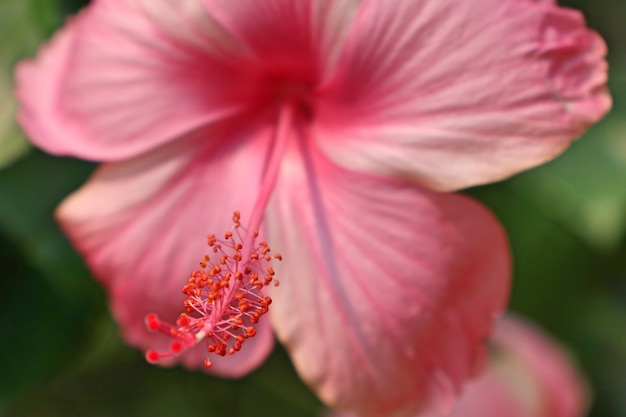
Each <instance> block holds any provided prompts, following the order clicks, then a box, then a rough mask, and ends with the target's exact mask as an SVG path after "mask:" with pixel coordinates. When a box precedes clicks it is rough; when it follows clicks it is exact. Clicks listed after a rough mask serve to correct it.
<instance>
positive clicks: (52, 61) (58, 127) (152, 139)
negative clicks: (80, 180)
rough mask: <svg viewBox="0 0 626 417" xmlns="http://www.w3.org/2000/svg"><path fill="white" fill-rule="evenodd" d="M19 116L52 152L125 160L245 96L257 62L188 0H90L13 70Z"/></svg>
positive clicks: (248, 102)
mask: <svg viewBox="0 0 626 417" xmlns="http://www.w3.org/2000/svg"><path fill="white" fill-rule="evenodd" d="M16 77H17V96H18V98H19V101H20V103H21V112H20V122H21V124H22V126H23V127H24V129H25V130H26V132H27V133H28V135H29V137H30V138H31V139H32V141H33V142H34V143H35V144H36V145H37V146H40V147H41V148H43V149H44V150H46V151H48V152H50V153H54V154H64V155H73V156H78V157H81V158H85V159H92V160H99V161H110V160H119V159H125V158H130V157H133V156H136V155H138V154H140V153H142V152H146V151H148V150H151V149H153V148H155V147H157V146H159V145H162V144H164V143H166V142H168V141H171V140H173V139H175V138H176V137H178V136H181V135H183V134H186V133H188V132H190V131H191V130H194V129H196V128H199V127H201V126H204V125H207V124H209V123H212V122H215V121H218V120H222V119H224V118H226V117H229V116H231V115H233V114H237V113H238V112H240V111H241V110H242V108H245V107H250V106H253V105H254V104H255V99H256V97H257V96H258V84H259V83H258V78H259V77H258V69H257V68H255V67H254V66H252V65H250V63H249V60H248V58H246V57H245V54H244V53H243V52H242V51H241V48H240V47H239V46H238V45H237V43H236V42H235V41H234V40H233V39H230V38H229V37H228V36H227V35H226V34H225V33H224V32H223V31H222V30H221V28H220V27H219V26H218V25H217V23H215V22H214V21H213V20H212V19H211V18H210V17H209V15H208V14H207V13H206V11H205V10H203V8H202V7H201V6H200V5H199V3H198V2H197V0H177V1H176V2H174V1H173V0H150V1H147V0H100V1H96V2H92V3H91V4H90V5H89V6H87V7H86V8H85V9H84V10H83V11H82V12H81V13H80V14H79V15H78V16H76V17H75V18H74V19H72V20H71V21H69V22H68V23H67V25H66V27H65V28H63V29H62V30H61V31H59V33H57V35H56V36H55V37H54V38H53V40H52V41H51V42H50V43H49V44H48V45H45V46H44V47H43V48H42V50H41V52H40V54H39V56H38V58H37V59H36V60H34V61H27V62H24V63H22V64H21V65H20V66H19V67H18V68H17V70H16Z"/></svg>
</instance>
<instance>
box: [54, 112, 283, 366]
mask: <svg viewBox="0 0 626 417" xmlns="http://www.w3.org/2000/svg"><path fill="white" fill-rule="evenodd" d="M246 121H247V123H246V124H245V125H244V126H246V127H248V128H249V130H246V131H243V130H240V131H239V132H236V133H235V132H233V131H232V130H228V129H226V128H223V129H218V128H217V127H216V128H214V129H212V130H210V131H201V132H197V133H196V134H194V135H192V136H190V137H187V138H185V139H183V140H181V141H178V142H174V143H172V144H170V145H168V146H165V147H162V148H161V149H159V150H156V151H154V152H151V153H148V154H145V155H144V156H142V157H140V158H136V159H133V160H129V161H126V162H120V163H114V164H113V163H112V164H105V165H103V166H102V167H101V168H100V169H98V170H97V171H96V173H95V174H94V175H93V177H92V178H91V179H90V180H89V182H88V183H87V184H86V185H85V186H83V187H82V188H81V189H80V190H78V191H77V192H76V193H74V194H73V195H71V196H70V197H68V199H67V200H65V201H64V202H63V203H62V204H61V206H60V207H59V209H58V212H57V217H58V220H59V222H60V224H61V226H62V228H63V230H64V231H65V232H66V233H67V235H68V236H69V238H70V239H71V241H72V243H73V244H74V246H75V247H76V249H77V250H78V251H79V252H80V253H81V254H82V255H83V256H84V258H85V260H86V262H87V264H88V266H89V267H90V268H91V270H92V271H93V272H94V275H95V276H96V277H97V278H98V280H99V281H100V282H101V283H102V284H103V285H104V286H105V287H106V289H107V291H108V293H109V296H110V300H111V308H112V311H113V315H114V316H115V318H116V319H117V321H118V322H119V323H120V326H121V330H122V333H123V336H124V338H125V339H126V340H127V341H128V342H129V343H130V344H131V345H134V346H137V347H139V348H142V349H148V348H156V349H157V350H168V349H165V347H166V346H167V344H168V343H169V342H170V341H169V340H166V339H167V338H166V337H164V336H163V335H161V334H153V333H149V332H148V331H147V330H146V328H145V325H144V317H145V315H146V314H147V313H149V312H155V313H157V314H158V315H159V316H160V317H161V318H162V319H164V320H167V321H170V322H174V320H175V319H176V317H177V316H178V314H179V313H181V312H182V311H183V304H182V303H183V300H184V299H185V296H184V295H183V294H182V292H181V288H182V286H183V285H184V284H185V283H186V282H187V279H188V277H189V276H190V273H191V271H193V270H195V269H198V263H199V262H200V261H201V260H202V258H203V256H204V254H207V253H208V249H209V248H208V246H207V235H208V234H209V233H216V234H218V235H220V234H222V233H224V232H226V231H229V230H231V227H232V222H231V218H232V215H233V212H234V211H235V210H238V211H240V212H241V215H242V221H243V222H245V220H246V218H247V216H249V215H250V212H251V210H252V206H253V204H254V199H255V198H256V194H257V193H258V188H259V181H260V180H261V178H262V175H261V173H262V169H263V166H264V164H265V155H266V153H267V149H268V147H269V139H270V135H271V132H270V130H271V129H270V128H269V127H265V125H262V124H260V123H257V122H254V120H253V119H246ZM253 135H254V136H253ZM251 138H254V140H250V139H251ZM268 323H269V320H265V322H264V321H263V320H262V321H261V322H260V325H261V326H262V327H263V329H262V331H259V332H258V336H257V337H255V338H253V339H251V340H250V342H249V343H246V345H245V346H244V347H243V349H242V351H241V352H239V353H238V354H237V355H236V356H233V357H230V356H229V357H226V358H217V359H215V358H214V359H213V362H214V366H213V367H212V368H211V370H212V371H215V372H217V373H219V374H222V375H226V376H240V375H242V374H244V373H246V372H248V371H250V370H251V369H253V368H254V367H256V366H258V365H259V364H260V363H261V362H262V361H263V360H264V359H265V357H266V355H267V354H268V353H269V351H270V350H271V347H272V343H273V336H272V333H271V330H270V329H269V325H268ZM205 358H206V350H205V346H204V344H202V343H200V344H199V347H198V348H196V349H195V351H194V352H188V353H186V354H184V355H183V356H182V357H181V358H180V360H181V361H182V362H183V363H184V364H185V365H187V366H189V367H201V366H202V364H203V360H204V359H205Z"/></svg>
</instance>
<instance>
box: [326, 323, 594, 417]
mask: <svg viewBox="0 0 626 417" xmlns="http://www.w3.org/2000/svg"><path fill="white" fill-rule="evenodd" d="M493 345H494V352H493V353H492V355H491V362H490V365H489V367H488V368H487V369H486V371H485V372H484V373H483V374H482V375H481V376H480V377H479V378H478V379H477V380H475V381H472V382H470V383H469V384H467V386H466V387H464V390H463V395H462V396H461V398H460V399H459V401H458V402H457V403H456V404H455V405H454V409H453V411H452V413H451V414H449V415H448V417H504V416H506V417H582V416H584V415H585V413H586V410H587V405H588V397H589V396H588V394H587V389H586V386H585V383H584V381H583V379H582V378H581V377H580V376H579V375H578V373H577V371H576V370H575V369H574V367H573V366H572V364H571V363H570V362H569V361H568V359H567V355H565V354H564V353H563V351H562V350H561V348H560V347H559V346H558V345H557V344H556V343H554V341H552V340H551V339H550V337H548V336H547V335H545V334H544V333H543V332H542V331H540V330H538V329H536V328H534V327H533V326H531V325H530V324H528V323H525V322H523V321H521V320H520V319H517V318H515V317H512V316H507V317H504V318H503V319H502V320H501V321H500V322H499V323H498V326H497V330H496V333H495V335H494V343H493ZM354 416H355V415H354V414H351V413H329V414H327V416H326V417H354ZM419 416H421V417H442V416H441V414H428V415H424V414H419Z"/></svg>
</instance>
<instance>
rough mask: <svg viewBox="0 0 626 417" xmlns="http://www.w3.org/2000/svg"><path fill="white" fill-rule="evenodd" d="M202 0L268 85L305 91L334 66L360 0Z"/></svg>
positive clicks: (312, 87) (312, 86)
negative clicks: (253, 61)
mask: <svg viewBox="0 0 626 417" xmlns="http://www.w3.org/2000/svg"><path fill="white" fill-rule="evenodd" d="M202 2H203V4H205V6H206V8H207V10H208V11H209V12H210V13H211V15H212V16H214V17H215V19H216V20H217V21H219V22H220V24H222V25H223V27H224V28H225V29H226V30H227V31H228V32H229V33H230V34H231V35H232V36H233V37H234V38H236V39H238V40H239V41H240V43H241V44H242V45H246V47H247V48H248V50H249V52H250V54H251V55H253V56H254V57H256V59H257V60H258V62H259V65H261V66H262V67H263V68H264V70H265V71H266V73H267V74H268V76H269V77H270V84H271V82H272V81H275V82H281V83H283V84H284V85H283V90H284V89H289V88H290V87H291V86H295V85H298V87H299V88H301V89H303V91H302V92H303V93H306V92H307V91H306V90H307V89H311V90H312V89H314V88H315V85H316V83H317V82H318V81H319V80H320V79H322V78H323V77H325V76H327V75H328V73H329V71H330V70H331V69H332V68H333V67H334V63H335V61H336V58H337V55H338V53H339V51H340V49H341V46H342V45H343V38H344V35H345V33H346V31H347V29H348V28H349V25H350V22H351V20H352V17H353V15H354V13H355V11H356V9H357V7H358V5H359V3H360V2H361V0H317V1H293V0H264V1H258V0H237V1H232V0H202ZM272 79H273V80H272ZM286 92H287V91H286Z"/></svg>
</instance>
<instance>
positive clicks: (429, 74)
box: [317, 0, 611, 190]
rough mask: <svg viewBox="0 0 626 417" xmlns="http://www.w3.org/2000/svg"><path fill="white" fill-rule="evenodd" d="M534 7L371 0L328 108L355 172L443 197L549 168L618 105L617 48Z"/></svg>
mask: <svg viewBox="0 0 626 417" xmlns="http://www.w3.org/2000/svg"><path fill="white" fill-rule="evenodd" d="M551 3H552V2H546V1H542V2H538V1H534V0H479V1H478V0H477V1H471V2H459V1H456V0H424V1H414V0H399V1H395V2H393V4H391V3H390V2H388V1H385V0H364V1H363V3H362V5H361V7H360V9H359V13H358V14H357V16H356V17H355V20H354V23H353V25H352V29H351V31H350V33H349V34H348V35H347V40H346V46H345V48H344V51H343V55H342V57H341V58H340V61H339V64H338V72H337V74H336V76H335V77H334V78H333V80H332V81H331V82H329V83H328V85H327V87H326V89H325V95H324V97H322V98H321V100H322V103H321V104H320V105H319V109H318V113H317V116H318V120H319V121H320V124H321V125H323V128H322V129H321V130H322V131H323V134H320V135H319V142H320V145H321V146H322V147H323V148H324V149H325V150H326V152H327V154H328V155H329V157H330V158H332V159H333V160H334V161H335V162H337V163H338V164H341V165H342V166H344V167H347V168H350V169H356V170H359V171H364V172H372V171H374V172H378V173H382V174H385V175H390V174H391V175H395V176H398V175H400V176H405V177H410V178H412V179H413V180H417V181H419V182H420V183H422V184H425V185H427V186H429V187H431V188H434V189H438V190H455V189H460V188H464V187H468V186H471V185H477V184H483V183H488V182H493V181H496V180H500V179H503V178H506V177H508V176H510V175H512V174H515V173H517V172H519V171H521V170H524V169H527V168H530V167H533V166H535V165H538V164H540V163H542V162H545V161H547V160H549V159H551V158H553V157H555V156H556V155H557V154H559V153H561V152H562V151H563V150H564V149H565V148H566V147H567V146H568V145H569V144H570V142H571V141H572V140H573V139H574V138H576V137H577V136H579V135H580V134H582V132H583V131H584V130H585V129H586V128H587V127H588V126H589V125H590V124H592V123H594V122H596V121H597V120H598V119H600V118H601V117H602V116H603V115H604V114H605V113H606V112H607V111H608V109H609V108H610V106H611V98H610V96H609V94H608V92H607V90H606V88H605V83H606V80H607V63H606V62H605V61H604V56H605V54H606V46H605V44H604V42H603V40H602V39H601V38H600V36H599V35H598V34H597V33H595V32H593V31H591V30H589V29H587V28H586V26H585V21H584V18H583V16H582V15H581V14H580V13H579V12H577V11H574V10H571V9H565V8H560V7H558V6H556V5H554V4H551Z"/></svg>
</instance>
